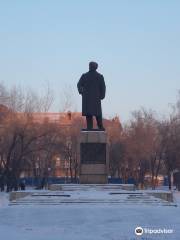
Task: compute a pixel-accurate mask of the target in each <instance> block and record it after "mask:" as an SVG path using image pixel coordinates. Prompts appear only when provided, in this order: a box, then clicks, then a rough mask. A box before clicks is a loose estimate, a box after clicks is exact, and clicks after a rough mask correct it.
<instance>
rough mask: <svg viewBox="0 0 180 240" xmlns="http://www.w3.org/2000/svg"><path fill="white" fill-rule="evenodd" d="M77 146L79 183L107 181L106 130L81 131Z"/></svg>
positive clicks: (103, 182) (102, 182) (101, 182)
mask: <svg viewBox="0 0 180 240" xmlns="http://www.w3.org/2000/svg"><path fill="white" fill-rule="evenodd" d="M79 146H80V147H79V157H80V171H79V181H80V183H82V184H105V183H107V182H108V165H109V158H108V141H107V134H106V132H105V131H82V132H81V136H80V144H79Z"/></svg>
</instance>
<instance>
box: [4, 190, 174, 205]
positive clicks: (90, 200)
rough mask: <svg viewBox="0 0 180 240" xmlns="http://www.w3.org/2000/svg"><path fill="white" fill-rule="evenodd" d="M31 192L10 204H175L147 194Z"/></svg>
mask: <svg viewBox="0 0 180 240" xmlns="http://www.w3.org/2000/svg"><path fill="white" fill-rule="evenodd" d="M50 194H51V193H49V195H48V194H39V195H38V194H32V195H31V196H27V197H25V198H20V199H17V200H14V201H12V202H10V204H9V205H10V206H14V205H16V206H20V205H29V206H34V205H38V206H45V205H46V206H53V205H54V206H55V205H56V206H57V205H62V204H108V205H110V204H112V205H124V206H125V205H147V206H148V205H150V206H176V204H175V203H173V202H168V201H165V200H162V199H159V198H155V197H153V196H150V195H147V194H123V195H118V196H116V197H115V198H114V197H113V198H112V197H111V195H110V194H107V196H106V198H102V197H100V196H97V198H94V197H92V196H77V195H75V196H74V195H73V194H72V195H71V194H69V195H66V196H64V195H63V194H61V195H60V194H58V195H55V194H53V196H52V195H50Z"/></svg>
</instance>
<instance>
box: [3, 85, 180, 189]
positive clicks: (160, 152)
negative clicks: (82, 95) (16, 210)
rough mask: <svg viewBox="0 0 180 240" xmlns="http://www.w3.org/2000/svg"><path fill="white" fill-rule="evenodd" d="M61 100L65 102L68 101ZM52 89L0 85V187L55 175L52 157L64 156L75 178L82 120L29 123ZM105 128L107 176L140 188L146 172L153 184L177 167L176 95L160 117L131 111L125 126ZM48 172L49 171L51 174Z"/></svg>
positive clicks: (45, 106) (179, 126)
mask: <svg viewBox="0 0 180 240" xmlns="http://www.w3.org/2000/svg"><path fill="white" fill-rule="evenodd" d="M64 102H67V101H66V100H65V101H64ZM52 103H53V92H52V91H51V89H50V87H49V86H48V84H47V87H46V89H45V91H44V93H43V94H42V95H38V94H37V93H36V92H35V91H33V90H31V89H28V90H26V91H24V90H22V89H21V88H18V87H13V88H11V89H7V87H6V86H4V85H3V84H0V108H1V109H0V184H1V186H0V187H1V190H4V188H5V186H7V191H11V190H13V189H15V190H17V189H18V185H19V183H20V177H21V175H22V173H23V172H24V171H25V172H28V173H29V174H30V176H32V177H34V178H35V179H36V178H40V179H41V182H40V185H41V186H40V187H43V186H44V185H45V182H46V179H47V178H48V176H49V174H51V176H55V168H56V161H55V157H56V156H59V155H61V156H63V159H65V160H66V163H68V165H67V166H66V168H67V171H68V174H69V175H70V176H71V179H73V178H75V179H76V178H77V177H78V164H79V163H78V157H77V149H78V138H79V133H80V129H81V127H82V119H81V118H76V119H74V120H73V121H72V122H71V125H69V126H68V125H67V126H63V125H62V124H59V123H56V122H54V123H52V122H48V121H46V120H44V121H43V122H40V123H38V122H35V121H33V113H35V112H48V111H49V109H50V107H51V105H52ZM114 123H115V122H114V119H112V120H111V124H110V125H109V126H107V132H108V136H109V153H110V166H109V167H110V168H109V169H110V170H109V175H110V176H111V177H119V178H122V179H123V181H124V182H127V180H128V179H130V178H132V179H134V180H135V181H136V183H140V184H141V185H142V186H144V184H145V177H147V176H148V175H149V177H150V182H151V186H152V187H153V188H155V186H156V182H157V178H158V176H159V174H162V175H167V176H168V177H169V185H170V186H169V187H171V181H170V179H171V174H172V172H173V171H175V170H177V169H178V170H180V96H179V98H178V101H177V104H175V105H174V106H173V108H172V113H171V114H170V115H169V117H167V118H166V119H159V118H158V117H157V116H156V113H154V112H153V111H147V110H145V109H140V110H139V111H135V112H133V113H132V118H131V120H130V121H129V122H128V123H127V124H125V125H124V126H123V128H122V127H121V126H120V124H114ZM49 171H50V172H49Z"/></svg>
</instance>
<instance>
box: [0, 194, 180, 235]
mask: <svg viewBox="0 0 180 240" xmlns="http://www.w3.org/2000/svg"><path fill="white" fill-rule="evenodd" d="M102 194H104V193H102ZM116 197H117V196H116ZM7 198H8V195H7V194H4V193H0V239H2V240H94V239H95V240H135V239H143V240H151V239H168V240H171V239H172V240H179V239H180V193H178V192H176V193H175V198H176V202H177V205H178V206H177V207H174V206H150V205H147V206H146V205H143V204H142V205H140V204H138V205H136V204H134V205H126V204H120V205H118V204H117V205H114V204H113V205H111V204H93V205H91V204H73V205H72V204H62V205H58V206H57V205H55V206H51V205H48V206H43V205H42V206H41V205H29V206H26V205H25V206H21V205H19V206H9V205H8V200H7ZM137 226H141V227H142V228H148V229H150V230H152V229H161V230H163V229H168V230H172V231H173V233H167V234H150V233H149V234H143V235H142V236H136V235H135V233H134V230H135V228H136V227H137Z"/></svg>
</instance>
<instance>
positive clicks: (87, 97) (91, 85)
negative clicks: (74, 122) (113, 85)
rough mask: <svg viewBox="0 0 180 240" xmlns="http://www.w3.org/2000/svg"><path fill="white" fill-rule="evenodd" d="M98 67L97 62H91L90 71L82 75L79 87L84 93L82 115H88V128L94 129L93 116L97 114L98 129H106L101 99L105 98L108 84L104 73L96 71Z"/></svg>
mask: <svg viewBox="0 0 180 240" xmlns="http://www.w3.org/2000/svg"><path fill="white" fill-rule="evenodd" d="M97 68H98V64H97V63H96V62H90V63H89V71H88V72H87V73H84V74H83V75H82V76H81V78H80V80H79V82H78V84H77V88H78V92H79V94H81V95H82V116H86V121H87V130H92V129H93V116H95V117H96V121H97V126H98V129H99V130H100V131H104V130H105V129H104V127H103V122H102V109H101V100H102V99H104V98H105V93H106V85H105V82H104V77H103V75H101V74H100V73H98V72H97V71H96V70H97Z"/></svg>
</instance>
